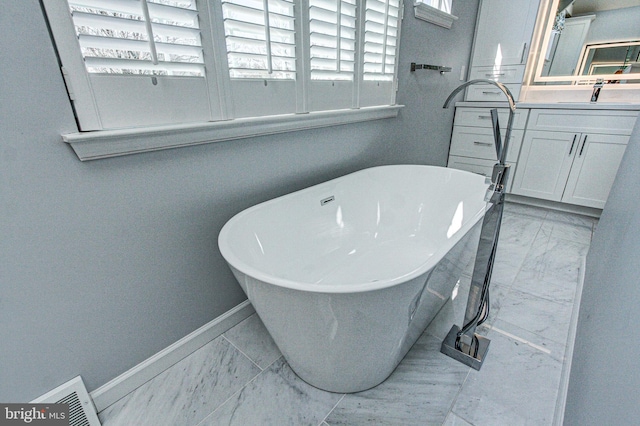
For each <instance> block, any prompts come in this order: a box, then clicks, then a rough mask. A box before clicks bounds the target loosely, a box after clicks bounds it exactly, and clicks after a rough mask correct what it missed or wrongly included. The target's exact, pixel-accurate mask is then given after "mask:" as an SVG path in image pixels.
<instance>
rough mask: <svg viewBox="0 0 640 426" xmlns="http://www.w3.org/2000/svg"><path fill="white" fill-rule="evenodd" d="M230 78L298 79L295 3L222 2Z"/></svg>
mask: <svg viewBox="0 0 640 426" xmlns="http://www.w3.org/2000/svg"><path fill="white" fill-rule="evenodd" d="M222 11H223V17H224V29H225V37H226V44H227V60H228V64H229V75H230V77H231V78H259V79H281V80H295V73H296V64H295V61H296V46H295V29H294V23H295V18H294V10H293V1H292V0H223V1H222Z"/></svg>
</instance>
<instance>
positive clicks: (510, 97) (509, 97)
mask: <svg viewBox="0 0 640 426" xmlns="http://www.w3.org/2000/svg"><path fill="white" fill-rule="evenodd" d="M472 84H493V85H494V86H496V87H497V88H498V89H500V90H501V91H502V93H504V94H505V96H506V97H507V101H508V102H509V108H510V109H511V111H515V110H516V102H515V100H514V99H513V95H512V94H511V91H510V90H509V88H508V87H507V86H505V85H504V84H502V83H499V82H497V81H493V80H487V79H483V78H479V79H476V80H469V81H467V82H466V83H463V84H461V85H460V86H458V87H456V88H455V89H453V92H451V94H450V95H449V97H448V98H447V100H446V101H444V105H443V106H442V108H449V104H450V103H451V101H452V100H453V98H455V97H456V95H457V94H458V93H460V92H461V91H462V90H463V89H466V88H467V86H471V85H472Z"/></svg>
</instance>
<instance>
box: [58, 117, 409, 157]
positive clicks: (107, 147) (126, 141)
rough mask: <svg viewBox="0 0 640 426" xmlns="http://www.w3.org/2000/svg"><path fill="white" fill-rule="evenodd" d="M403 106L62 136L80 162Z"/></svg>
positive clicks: (331, 122)
mask: <svg viewBox="0 0 640 426" xmlns="http://www.w3.org/2000/svg"><path fill="white" fill-rule="evenodd" d="M402 107H403V105H388V106H377V107H366V108H360V109H347V110H334V111H320V112H311V113H307V114H284V115H276V116H268V117H251V118H238V119H235V120H229V121H216V122H208V123H193V124H182V125H171V126H157V127H145V128H133V129H121V130H101V131H95V132H79V133H69V134H64V135H62V140H63V141H64V142H66V143H68V144H69V145H71V147H72V148H73V150H74V151H75V153H76V155H77V156H78V158H79V159H80V161H89V160H98V159H101V158H110V157H118V156H122V155H129V154H138V153H142V152H149V151H158V150H162V149H171V148H178V147H183V146H192V145H201V144H207V143H214V142H221V141H226V140H231V139H241V138H248V137H255V136H262V135H272V134H277V133H284V132H291V131H297V130H307V129H314V128H318V127H327V126H336V125H341V124H349V123H357V122H361V121H369V120H379V119H383V118H392V117H396V116H397V115H398V112H399V111H400V108H402Z"/></svg>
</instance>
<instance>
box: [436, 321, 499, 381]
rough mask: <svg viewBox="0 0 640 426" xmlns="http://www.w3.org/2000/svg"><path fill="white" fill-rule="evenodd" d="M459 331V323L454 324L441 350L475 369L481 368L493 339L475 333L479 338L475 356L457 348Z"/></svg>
mask: <svg viewBox="0 0 640 426" xmlns="http://www.w3.org/2000/svg"><path fill="white" fill-rule="evenodd" d="M459 331H460V328H459V327H458V326H457V325H453V327H451V330H449V334H447V337H445V339H444V340H443V341H442V345H441V346H440V352H442V353H443V354H445V355H447V356H449V357H451V358H453V359H455V360H457V361H460V362H461V363H463V364H464V365H467V366H469V367H471V368H473V369H474V370H480V368H481V367H482V364H483V363H484V359H485V357H486V356H487V352H488V351H489V343H491V340H489V339H487V338H486V337H483V336H480V335H478V334H474V336H475V338H476V339H478V348H477V351H475V356H474V355H471V354H467V353H465V352H463V351H461V350H460V349H457V348H456V339H457V336H458V332H459Z"/></svg>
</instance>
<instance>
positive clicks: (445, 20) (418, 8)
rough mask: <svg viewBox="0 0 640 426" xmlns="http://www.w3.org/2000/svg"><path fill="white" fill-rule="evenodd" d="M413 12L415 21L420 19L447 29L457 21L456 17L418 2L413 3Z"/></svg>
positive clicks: (417, 0)
mask: <svg viewBox="0 0 640 426" xmlns="http://www.w3.org/2000/svg"><path fill="white" fill-rule="evenodd" d="M413 11H414V13H415V17H416V18H417V19H422V20H423V21H427V22H431V23H432V24H435V25H438V26H441V27H444V28H447V29H451V26H452V25H453V22H454V21H456V20H457V19H458V17H457V16H453V15H451V14H450V13H447V12H443V11H441V10H438V9H436V8H435V7H433V6H428V5H426V4H424V3H423V2H421V1H419V0H416V1H415V2H414V3H413Z"/></svg>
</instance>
